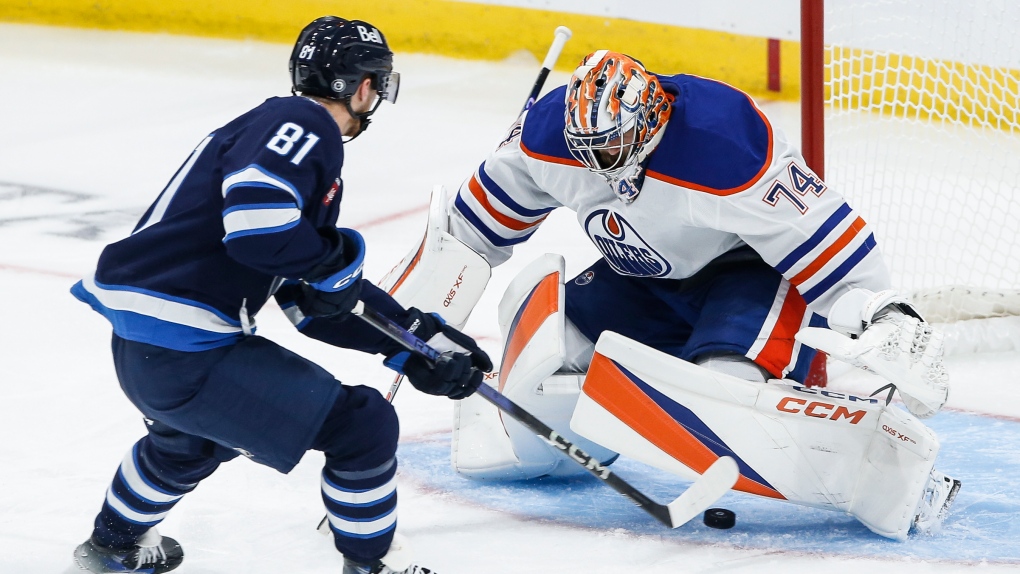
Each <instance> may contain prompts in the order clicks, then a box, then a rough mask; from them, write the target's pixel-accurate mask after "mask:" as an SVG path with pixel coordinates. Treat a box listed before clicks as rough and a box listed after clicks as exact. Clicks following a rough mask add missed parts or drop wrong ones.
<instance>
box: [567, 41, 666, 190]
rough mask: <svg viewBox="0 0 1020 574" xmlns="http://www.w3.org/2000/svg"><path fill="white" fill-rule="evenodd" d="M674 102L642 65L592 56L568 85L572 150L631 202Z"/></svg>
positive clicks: (620, 57) (602, 53)
mask: <svg viewBox="0 0 1020 574" xmlns="http://www.w3.org/2000/svg"><path fill="white" fill-rule="evenodd" d="M671 101H672V98H671V97H669V96H667V95H666V92H665V91H663V89H662V85H661V84H660V83H659V79H658V78H656V77H655V75H654V74H651V73H649V72H648V71H647V70H645V68H644V66H643V65H642V64H641V62H639V61H637V60H635V59H633V58H631V57H630V56H627V55H624V54H620V53H619V52H609V51H607V50H599V51H597V52H593V53H591V54H589V55H588V56H586V57H585V58H584V60H583V61H582V62H581V65H580V66H578V67H577V69H576V70H574V74H573V75H572V76H571V77H570V82H569V83H568V84H567V94H566V118H565V119H566V126H565V127H564V129H563V134H564V136H565V138H566V140H567V147H568V148H569V149H570V153H571V154H573V156H574V157H575V158H576V159H577V160H578V161H580V162H581V163H582V164H584V165H585V167H587V168H588V169H590V170H591V171H593V172H595V173H597V174H599V175H601V176H602V177H604V178H605V179H606V181H607V182H609V185H610V186H611V187H612V188H613V191H615V192H616V195H617V196H618V197H619V198H620V200H621V201H623V202H624V203H630V202H632V201H634V200H635V199H636V198H637V195H638V193H639V192H640V184H641V180H642V179H643V168H642V162H644V160H645V158H647V157H648V155H649V154H651V153H652V151H653V150H654V149H655V146H656V145H657V144H658V143H659V140H660V139H661V138H662V134H663V133H664V132H663V127H665V125H666V122H667V121H668V120H669V115H670V113H671V112H672V110H673V108H672V106H671V105H670V102H671Z"/></svg>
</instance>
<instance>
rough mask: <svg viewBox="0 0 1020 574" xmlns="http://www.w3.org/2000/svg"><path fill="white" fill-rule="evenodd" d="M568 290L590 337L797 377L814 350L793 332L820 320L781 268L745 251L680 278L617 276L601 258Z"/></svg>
mask: <svg viewBox="0 0 1020 574" xmlns="http://www.w3.org/2000/svg"><path fill="white" fill-rule="evenodd" d="M565 289H566V294H565V306H566V313H567V318H569V319H570V321H571V322H572V323H573V324H574V325H575V326H577V328H578V329H579V330H580V331H581V332H582V333H583V334H584V335H585V336H586V337H588V339H590V340H591V341H597V340H598V338H599V335H600V334H601V333H602V331H615V332H617V333H619V334H621V335H624V336H625V337H629V338H631V339H634V340H636V341H640V342H642V343H644V344H646V345H648V346H650V347H652V348H654V349H657V350H659V351H662V352H664V353H668V354H670V355H673V356H675V357H679V358H681V359H684V360H686V361H693V360H695V359H696V358H698V357H699V356H703V355H706V354H711V353H734V354H737V355H743V356H746V357H747V358H749V359H751V360H752V361H754V362H755V363H756V364H758V365H759V366H761V367H763V368H764V369H766V370H767V371H768V372H769V373H770V374H771V375H772V376H773V377H776V378H782V377H783V376H784V375H786V377H787V378H789V379H793V380H795V381H798V382H802V381H803V380H804V377H805V376H807V371H808V368H809V367H810V365H811V359H812V358H814V350H813V349H811V348H810V347H803V346H801V345H800V343H797V341H796V340H794V338H793V336H794V334H795V333H796V332H797V331H798V330H800V328H801V327H806V326H808V324H809V323H810V325H812V326H825V320H824V319H823V318H822V317H820V316H818V315H814V314H812V313H810V312H809V311H807V308H806V304H805V302H804V299H803V298H802V297H801V296H800V294H799V293H798V292H797V291H796V289H794V288H793V287H792V286H791V285H790V283H789V282H788V281H786V280H784V279H783V277H782V276H781V275H780V274H779V272H778V271H776V270H775V269H773V268H772V267H770V266H769V265H768V264H766V263H765V262H764V261H762V260H761V259H760V258H758V257H757V255H756V254H753V253H746V250H741V251H737V252H731V253H729V254H726V255H723V256H722V257H720V258H719V259H717V260H716V261H714V262H712V263H710V264H709V265H708V266H706V267H705V268H704V269H702V270H701V271H699V272H698V273H696V274H695V275H694V276H693V277H690V278H688V279H682V280H677V279H656V278H648V277H628V276H624V275H620V274H619V273H617V272H615V271H614V270H613V269H612V268H611V267H610V266H609V264H608V263H607V262H606V260H605V259H599V261H598V262H596V263H595V264H594V265H592V266H591V267H589V268H588V269H587V270H585V271H583V272H582V273H580V274H579V275H578V276H577V277H575V278H574V279H573V280H572V281H570V282H568V283H567V284H566V285H565Z"/></svg>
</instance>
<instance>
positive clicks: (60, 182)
mask: <svg viewBox="0 0 1020 574" xmlns="http://www.w3.org/2000/svg"><path fill="white" fill-rule="evenodd" d="M575 41H576V39H575ZM288 53H289V47H288V46H284V45H272V44H259V43H251V42H226V41H217V40H205V39H202V40H199V39H189V38H180V37H168V36H158V35H152V36H145V35H134V34H124V33H112V32H93V31H80V30H71V29H64V28H39V27H30V26H14V25H0V293H2V294H3V297H2V298H0V361H2V363H0V364H2V365H3V370H2V371H0V373H2V383H0V436H3V437H4V438H3V440H2V441H0V574H25V573H36V572H40V573H50V572H72V571H73V570H72V566H71V551H72V550H73V548H74V547H75V545H76V544H78V543H79V542H81V541H82V540H83V539H84V538H85V537H86V536H87V535H88V533H89V531H90V529H91V523H92V520H93V519H94V517H95V513H96V512H97V511H98V510H99V507H100V505H101V503H102V499H103V496H104V492H105V489H106V488H107V486H108V483H109V480H110V478H111V477H112V475H113V473H114V471H115V470H116V468H117V465H118V464H119V462H120V460H121V458H122V457H123V454H124V453H125V452H126V450H127V449H128V448H129V447H130V445H131V444H132V443H133V442H134V441H135V440H137V439H138V438H139V437H140V436H141V435H142V433H143V432H144V427H143V423H142V421H141V417H140V416H139V414H138V413H137V412H136V411H135V409H134V408H133V407H132V406H131V405H130V403H128V401H127V400H126V399H125V398H124V397H123V395H122V393H121V392H120V389H119V387H118V385H117V383H116V378H115V376H114V373H113V369H112V362H111V360H110V351H109V333H110V329H109V325H108V323H107V322H106V321H105V320H104V319H103V318H102V317H100V316H99V315H98V314H96V313H93V312H92V311H90V310H89V309H88V308H87V307H86V306H84V305H82V304H80V303H78V302H77V301H76V300H75V299H74V298H73V297H71V295H70V294H69V293H68V288H69V287H70V286H71V284H72V283H74V281H76V280H77V279H78V278H79V277H80V276H81V275H83V274H85V273H87V272H88V271H90V270H91V268H92V266H93V265H94V262H95V260H96V257H97V256H98V254H99V252H100V250H101V249H102V247H103V246H104V245H105V244H106V243H108V242H111V241H114V240H116V239H118V238H120V237H122V236H124V235H125V234H127V233H128V232H129V230H130V228H131V227H132V226H133V224H134V222H135V219H136V218H137V216H138V215H139V214H140V213H141V212H142V210H144V209H145V207H146V206H147V205H148V204H149V203H150V202H151V201H152V200H153V198H154V197H155V196H156V194H157V193H158V192H159V190H160V189H161V188H162V187H163V185H164V184H165V182H166V181H167V180H168V179H169V178H170V177H171V176H172V174H173V173H174V172H175V170H176V169H177V167H178V166H179V164H180V163H181V162H182V161H183V160H184V159H185V157H186V156H187V155H188V153H189V152H190V150H191V149H192V148H193V147H194V146H195V144H197V143H198V141H200V140H201V139H202V138H203V137H204V136H205V134H206V133H207V132H208V131H210V130H211V129H213V128H215V127H217V126H219V125H221V124H223V123H225V122H226V121H228V120H230V119H232V118H233V117H234V116H236V115H238V114H240V113H242V112H244V111H246V110H247V109H249V108H251V107H253V106H255V105H257V104H258V103H259V102H261V101H262V100H263V99H264V98H266V97H269V96H273V95H284V94H286V93H287V92H288V80H287V73H286V66H287V56H288ZM397 68H398V69H399V71H400V72H401V73H402V79H403V82H404V85H403V87H402V90H401V96H400V101H399V103H398V104H397V105H396V106H392V107H391V106H388V105H384V106H383V108H382V109H381V110H380V111H379V113H378V115H377V119H376V121H375V122H374V123H373V124H372V127H371V129H370V130H369V131H368V132H367V133H366V134H365V135H363V136H361V138H359V139H358V140H357V141H356V142H354V143H353V144H352V145H350V146H349V147H348V148H347V163H346V167H345V171H344V174H345V181H346V190H347V193H346V194H345V197H344V206H343V212H342V215H341V220H340V221H341V224H343V225H345V226H350V227H355V228H358V229H360V230H361V231H362V232H363V233H364V235H365V237H366V240H367V242H368V245H369V250H368V259H367V262H366V276H367V277H369V278H374V279H378V278H380V277H382V275H383V274H384V273H385V272H386V271H387V270H388V269H389V268H390V267H391V266H392V265H393V264H395V263H396V262H397V261H398V260H399V259H400V257H402V256H403V255H404V253H405V252H406V251H407V250H409V249H410V248H411V247H412V246H414V244H415V243H416V241H417V240H418V238H419V235H420V233H421V232H422V231H423V230H424V227H425V210H426V205H427V202H428V195H429V190H430V189H431V187H432V185H433V184H436V183H444V184H446V185H448V186H451V187H454V186H456V185H458V184H459V182H460V181H461V180H462V179H463V178H465V177H467V176H468V174H469V173H470V172H471V171H472V170H473V169H474V168H475V167H476V166H477V164H478V163H479V162H480V161H481V160H482V159H483V158H484V156H485V154H486V153H487V151H488V150H489V149H491V148H492V147H493V146H494V145H495V144H496V143H497V142H498V141H499V140H500V138H501V137H502V135H503V132H504V131H505V130H506V128H507V127H509V125H510V123H511V122H512V121H513V119H514V117H515V116H516V114H517V112H518V110H519V109H520V106H521V105H522V103H523V100H524V98H525V97H526V95H527V92H528V90H529V89H530V87H531V85H532V83H533V81H534V76H535V73H536V70H535V69H534V66H533V65H527V64H522V63H515V62H507V63H501V64H492V63H478V62H463V61H456V60H449V59H443V58H437V57H429V56H420V55H406V54H398V55H397ZM564 80H565V78H564V76H563V75H562V74H553V76H552V77H551V78H550V81H549V86H553V85H555V84H556V83H557V82H562V81H564ZM763 107H764V109H765V110H766V112H767V113H769V114H770V115H771V116H772V118H773V119H774V121H775V123H776V124H777V125H779V126H781V127H783V128H785V131H786V132H787V133H789V134H790V135H791V137H794V138H795V139H796V134H798V133H799V125H798V123H797V119H796V106H791V105H789V104H775V103H768V102H764V103H763ZM547 250H549V251H552V250H556V251H559V252H561V253H563V254H564V255H565V256H566V259H567V271H568V273H574V272H578V271H580V270H582V269H583V268H585V267H586V266H587V265H588V264H590V263H591V262H592V261H593V260H594V259H595V257H597V253H596V251H595V250H594V248H592V247H591V246H590V245H589V244H588V242H587V239H586V238H585V237H584V235H583V234H582V232H581V231H580V230H579V229H578V228H577V226H576V223H575V222H574V219H573V216H572V215H571V214H569V213H566V212H562V213H560V212H554V213H553V214H552V215H551V216H550V218H549V220H548V221H547V222H546V223H545V224H544V225H543V228H542V229H541V230H539V232H538V233H537V234H536V235H535V238H534V239H533V240H532V241H531V242H529V243H528V244H526V245H524V246H521V247H520V248H519V249H518V253H517V255H516V256H515V257H514V258H513V259H512V260H511V261H510V262H509V263H507V264H506V265H504V266H502V267H500V268H498V269H497V270H496V271H495V272H494V276H493V280H492V282H491V283H490V287H489V289H488V291H487V293H486V295H485V297H484V298H483V300H482V302H481V304H480V305H479V308H478V310H477V312H476V313H475V315H474V316H473V317H472V319H471V321H470V322H469V324H468V326H467V329H466V330H467V331H468V332H469V333H471V334H472V335H475V336H477V337H478V338H479V340H480V342H481V343H482V345H483V346H484V347H486V349H487V350H489V351H490V352H493V353H495V352H496V351H497V350H498V348H499V341H498V328H497V326H496V312H495V308H496V303H497V301H498V300H499V297H500V296H501V295H502V291H503V288H504V287H505V286H506V284H507V283H508V282H509V280H510V278H511V277H513V276H514V274H515V273H516V271H517V270H518V269H520V268H521V267H522V266H524V265H526V264H527V263H529V262H530V261H532V260H533V259H534V258H536V257H538V256H539V255H541V254H542V253H544V252H545V251H547ZM258 320H259V329H260V331H259V332H260V334H262V335H265V336H268V337H271V338H273V339H274V340H276V341H278V342H280V343H282V344H284V345H286V346H288V347H289V348H291V349H293V350H295V351H297V352H299V353H301V354H303V355H305V356H307V357H309V358H311V359H312V360H315V361H317V362H318V363H319V364H321V365H323V366H324V367H326V368H327V369H329V370H331V371H332V372H334V373H335V374H336V375H337V377H338V378H339V379H341V380H343V381H344V382H346V383H358V384H367V385H371V386H374V387H376V388H379V389H382V390H383V391H385V389H386V388H388V385H389V382H390V380H391V375H390V374H389V371H387V370H386V369H385V368H383V367H382V366H381V365H380V361H379V359H378V358H376V357H370V356H365V355H360V354H358V353H354V352H349V351H344V350H337V349H333V348H330V347H328V346H326V345H323V344H321V343H318V342H316V341H312V340H310V339H306V338H304V337H302V336H301V335H299V334H297V333H296V332H295V331H294V330H293V329H292V328H291V326H290V324H289V323H288V322H287V321H286V319H285V318H284V317H283V315H282V313H278V312H276V311H275V309H272V308H267V309H266V310H265V311H264V312H263V313H261V314H260V315H259V317H258ZM1018 366H1020V358H1018V357H1017V356H1016V355H1015V354H997V355H992V356H969V357H961V358H958V359H957V358H954V359H953V361H952V362H951V363H950V369H951V373H952V375H953V381H954V390H953V395H952V397H951V398H950V402H949V406H950V408H951V409H959V410H963V411H967V413H962V412H958V411H951V412H949V413H948V414H947V415H945V416H940V417H937V418H935V419H933V420H932V426H933V427H934V428H935V429H936V430H937V431H938V432H939V433H940V435H941V436H942V439H943V442H944V447H943V453H942V459H941V460H942V461H943V462H944V464H945V466H946V470H947V471H949V472H950V473H956V474H957V475H959V476H960V478H962V479H963V481H964V488H963V490H962V492H961V494H960V498H959V499H958V503H957V504H958V507H957V512H956V513H955V514H954V515H953V516H951V518H950V521H949V522H948V523H947V526H946V530H945V532H944V533H943V535H941V536H939V537H922V538H912V539H911V540H909V541H907V542H905V543H902V544H897V543H891V542H888V541H885V540H882V539H880V538H877V537H875V536H873V535H870V534H869V533H867V532H866V531H865V530H864V529H863V528H862V527H860V526H858V525H857V524H856V523H855V522H853V521H852V520H850V519H849V518H847V517H844V516H841V515H838V514H835V513H824V512H820V511H812V510H807V509H801V508H799V507H792V506H789V505H781V504H778V503H772V502H769V501H761V500H756V499H751V498H749V497H744V496H741V495H736V494H733V495H728V498H726V499H725V500H724V502H725V504H726V505H727V506H730V507H731V508H733V509H734V510H736V511H737V514H738V517H737V527H736V528H735V529H733V530H731V531H709V530H707V529H706V528H704V527H702V526H699V525H698V524H690V525H688V526H686V527H684V528H682V529H680V530H677V531H667V530H663V529H661V528H659V527H658V526H657V525H656V524H655V523H654V522H652V521H651V520H650V519H647V518H646V517H644V516H643V515H642V514H641V513H640V512H639V511H638V510H637V509H636V508H633V507H632V506H630V504H629V503H628V502H627V501H626V500H625V499H622V498H621V497H620V496H619V495H618V494H616V493H615V492H613V491H612V490H610V489H608V488H603V487H600V486H599V485H597V484H594V483H593V482H591V481H589V480H579V481H562V482H561V483H559V484H557V483H549V482H540V483H536V484H535V485H504V486H495V487H493V486H491V485H479V484H475V483H468V482H466V481H463V480H461V479H459V478H457V477H456V476H454V475H453V474H452V473H451V472H450V470H449V467H448V466H447V464H446V462H445V461H446V460H447V458H446V457H447V455H448V451H447V446H446V444H447V441H448V440H449V435H450V429H451V418H450V417H451V413H452V405H451V403H450V402H449V401H447V400H445V399H439V398H435V397H429V396H426V395H422V394H420V393H417V392H415V391H414V390H413V389H410V388H408V389H404V390H402V391H401V394H400V396H399V398H398V400H397V403H396V407H397V411H398V413H399V414H400V417H401V425H402V443H401V457H402V460H403V464H404V465H405V468H404V470H402V471H401V474H400V479H399V484H400V500H401V503H400V529H401V530H402V531H403V532H404V533H405V534H407V535H408V536H410V537H411V538H412V540H413V541H414V543H415V546H416V547H417V549H418V556H419V559H420V562H422V563H423V564H425V565H428V566H430V567H432V568H435V569H436V570H437V571H438V572H439V573H441V574H458V573H465V574H467V573H472V574H474V573H493V574H496V573H507V574H520V573H523V572H528V573H531V572H568V571H571V570H573V571H577V572H585V573H590V574H601V573H607V574H608V573H618V572H642V573H649V574H655V573H673V572H681V571H682V572H719V571H746V572H752V571H753V572H756V573H762V574H771V573H777V574H778V573H782V574H788V573H791V572H801V571H819V570H825V571H827V572H855V573H859V572H860V571H861V570H865V569H868V570H870V569H894V570H895V571H897V572H898V573H913V572H950V571H957V570H960V569H971V568H972V567H974V566H975V565H982V571H992V570H997V569H1000V568H1003V569H1015V568H1016V566H1017V564H1018V563H1020V562H1018V554H1017V551H1016V550H1015V548H1013V546H1015V540H1016V539H1018V538H1020V536H1017V528H1018V526H1017V521H1018V520H1020V518H1018V515H1020V512H1018V510H1020V509H1018V508H1017V507H1016V500H1017V499H1018V496H1017V495H1018V493H1017V487H1016V485H1015V484H1014V482H1015V477H1016V475H1017V470H1018V467H1020V462H1018V452H1020V447H1018V446H1017V445H1018V444H1020V442H1018V441H1017V436H1018V434H1020V433H1018V431H1017V426H1018V425H1020V423H1017V422H1016V421H1017V420H1018V419H1020V385H1017V384H1016V381H1015V379H1016V377H1015V373H1016V372H1017V367H1018ZM833 371H834V372H835V373H836V375H837V376H836V377H834V380H833V383H832V384H833V386H835V387H837V388H841V389H851V390H852V389H858V388H859V389H862V390H863V391H867V392H870V391H871V390H873V389H874V388H876V387H877V386H880V385H875V384H874V381H873V380H871V379H869V378H868V377H867V376H866V375H861V374H857V373H849V372H847V371H846V370H840V369H839V368H834V369H833ZM989 415H997V416H998V417H999V418H994V417H992V416H989ZM321 462H322V457H321V455H320V454H318V453H314V452H313V453H309V454H308V455H307V456H306V457H305V459H304V460H303V461H302V462H301V464H299V465H298V467H297V468H296V469H295V470H294V471H293V472H292V473H291V474H290V475H286V476H285V475H281V474H279V473H276V472H275V471H272V470H269V469H266V468H263V467H260V466H258V465H255V464H252V463H250V462H249V461H247V460H239V461H235V462H232V463H230V464H227V465H224V466H223V467H222V468H221V469H220V470H218V471H217V472H216V474H215V475H213V476H212V477H211V478H209V479H208V480H206V481H205V482H203V483H202V485H201V486H200V487H199V488H198V489H197V490H196V491H195V492H194V493H192V494H189V495H188V496H187V497H185V499H184V500H183V501H182V502H181V503H180V504H179V505H178V506H177V507H176V508H175V509H174V511H173V512H172V513H171V515H170V517H169V518H168V519H167V520H166V521H165V522H164V523H163V525H162V526H161V530H162V531H163V532H165V533H167V534H171V535H173V536H174V537H176V538H177V539H179V540H180V541H181V542H182V543H183V544H184V547H185V549H186V552H187V560H186V562H185V564H184V566H182V567H181V568H180V570H179V572H182V574H187V573H192V574H199V573H205V574H211V573H227V572H229V573H237V572H245V573H250V574H262V573H266V574H268V573H282V572H287V573H290V572H301V573H308V574H316V573H326V572H334V573H338V572H340V569H341V561H340V558H339V556H338V555H337V554H336V552H335V551H334V550H333V548H332V545H331V544H330V542H329V541H328V539H327V538H325V537H322V536H319V535H318V534H317V533H316V532H315V526H316V524H317V523H318V521H319V519H320V518H321V517H322V515H323V508H322V503H321V500H320V495H319V489H318V472H319V468H320V466H321ZM619 468H620V469H621V473H626V475H627V478H628V479H632V480H633V482H634V483H635V484H639V485H641V486H642V487H643V488H648V489H649V492H650V493H653V494H654V495H655V496H656V497H659V498H660V500H663V501H665V500H666V499H668V498H669V497H670V496H675V495H676V494H678V492H677V491H676V490H675V486H676V485H674V484H673V483H672V482H671V480H672V479H671V478H670V477H668V476H663V475H661V474H656V473H655V472H653V471H643V470H642V468H641V467H639V466H638V465H636V464H635V463H627V462H626V461H620V466H619Z"/></svg>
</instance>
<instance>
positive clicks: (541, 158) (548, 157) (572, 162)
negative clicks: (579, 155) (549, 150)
mask: <svg viewBox="0 0 1020 574" xmlns="http://www.w3.org/2000/svg"><path fill="white" fill-rule="evenodd" d="M521 151H523V152H524V155H526V156H528V157H530V158H532V159H537V160H539V161H544V162H548V163H558V164H560V165H569V166H571V167H584V164H582V163H581V162H579V161H577V160H576V159H574V158H569V159H568V158H565V157H556V156H554V155H544V154H540V153H537V152H534V151H531V150H530V149H528V148H527V146H525V145H524V141H523V140H522V141H521ZM585 169H588V168H585Z"/></svg>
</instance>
